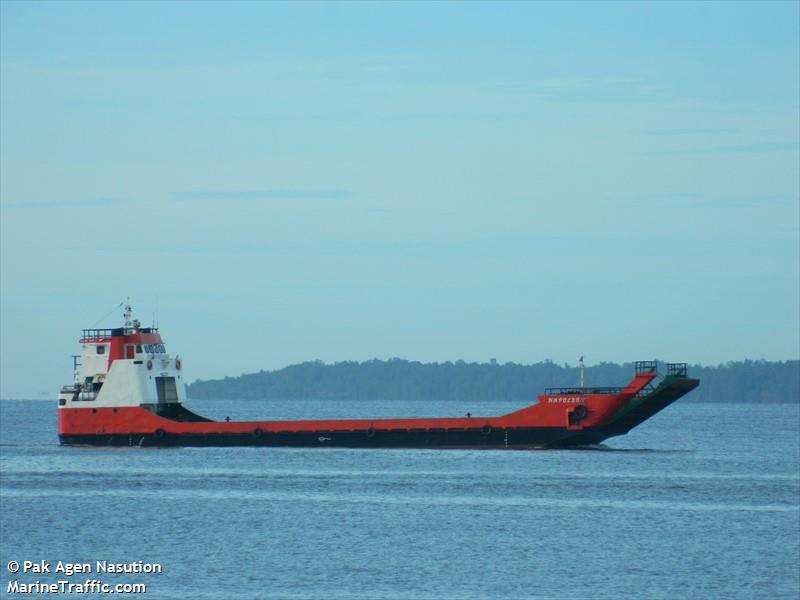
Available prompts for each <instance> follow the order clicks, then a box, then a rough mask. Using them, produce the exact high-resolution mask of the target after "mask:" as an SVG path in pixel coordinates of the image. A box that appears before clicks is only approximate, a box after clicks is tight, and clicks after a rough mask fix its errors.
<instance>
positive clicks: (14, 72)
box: [0, 1, 800, 397]
mask: <svg viewBox="0 0 800 600" xmlns="http://www.w3.org/2000/svg"><path fill="white" fill-rule="evenodd" d="M798 7H800V4H798V3H796V2H783V3H781V2H760V3H747V2H723V3H677V2H676V3H667V2H663V3H627V2H626V3H619V4H606V3H595V2H591V3H572V4H570V3H552V4H550V3H540V2H535V3H522V2H510V3H477V2H476V3H422V2H414V3H388V2H381V3H377V2H376V3H291V4H288V3H287V4H281V3H241V4H235V3H226V4H217V3H211V2H201V3H189V2H182V3H178V2H173V3H155V2H150V3H122V2H113V3H99V2H91V3H74V2H73V3H68V2H45V3H32V2H31V3H29V2H26V3H23V2H7V1H6V2H2V3H0V17H1V18H0V52H1V54H0V234H1V235H0V267H1V269H0V288H1V289H0V292H1V294H2V297H1V300H2V301H1V302H0V321H1V325H2V327H0V333H1V339H0V396H2V397H42V396H53V395H54V394H55V392H56V390H57V388H58V387H59V386H60V385H62V384H65V383H68V382H69V381H70V379H71V359H70V355H71V354H73V353H75V352H76V351H77V338H78V334H79V332H80V329H81V328H83V327H91V326H109V327H110V326H117V325H118V324H119V323H120V320H121V314H120V311H119V310H114V308H115V307H116V306H117V305H118V304H119V302H120V301H121V300H122V299H124V298H125V297H126V296H130V297H131V299H132V302H133V304H134V308H135V309H136V311H137V313H138V314H139V315H140V318H141V319H142V320H143V321H144V322H146V323H150V322H151V321H152V319H153V316H154V315H155V314H156V313H157V315H158V321H159V325H160V326H161V331H162V333H163V335H164V338H165V341H166V343H167V346H168V349H169V350H170V351H172V352H173V353H179V354H181V356H182V357H183V359H184V362H185V365H186V368H187V374H188V375H189V377H190V379H195V378H201V379H209V378H216V377H221V376H225V375H230V376H235V375H238V374H240V373H243V372H252V371H257V370H259V369H262V368H263V369H273V368H280V367H282V366H285V365H288V364H292V363H296V362H300V361H304V360H313V359H322V360H325V361H336V360H365V359H369V358H373V357H379V358H389V357H393V356H399V357H404V358H409V359H414V360H422V361H445V360H457V359H464V360H467V361H473V360H474V361H486V360H488V359H490V358H496V359H497V360H498V361H501V362H506V361H515V362H525V363H529V362H537V361H540V360H544V359H552V360H554V361H556V362H559V363H562V362H569V363H571V364H575V362H576V360H577V358H578V357H579V356H580V355H585V356H586V357H587V362H588V363H590V364H591V363H594V362H600V361H604V360H605V361H629V360H637V359H648V358H655V357H657V358H660V359H666V360H672V361H689V362H699V363H704V364H716V363H719V362H725V361H728V360H738V359H743V358H766V359H773V360H783V359H792V358H798V354H800V348H799V346H800V339H799V336H800V334H799V333H798V331H800V316H798V313H799V312H800V309H798V306H800V236H799V233H798V229H799V227H800V209H799V206H800V168H799V167H798V163H799V161H800V157H799V155H798V152H799V149H800V117H799V116H798V113H799V112H800V81H799V79H798V77H799V76H798V73H799V72H800V58H799V57H800V32H799V31H798V29H799V27H800V25H798V23H800V9H799V8H798ZM109 313H111V314H110V316H108V317H107V318H105V319H103V317H104V316H105V315H108V314H109ZM98 321H99V322H98ZM598 383H602V382H598ZM534 392H535V390H532V394H533V393H534Z"/></svg>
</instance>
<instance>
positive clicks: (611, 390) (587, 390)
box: [544, 387, 622, 396]
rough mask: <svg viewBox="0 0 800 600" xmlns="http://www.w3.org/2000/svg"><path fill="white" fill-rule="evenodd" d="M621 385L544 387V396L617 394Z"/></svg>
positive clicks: (620, 389)
mask: <svg viewBox="0 0 800 600" xmlns="http://www.w3.org/2000/svg"><path fill="white" fill-rule="evenodd" d="M621 391H622V388H621V387H561V388H545V390H544V394H545V396H570V395H574V394H619V393H620V392H621Z"/></svg>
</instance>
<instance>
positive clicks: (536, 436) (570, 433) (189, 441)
mask: <svg viewBox="0 0 800 600" xmlns="http://www.w3.org/2000/svg"><path fill="white" fill-rule="evenodd" d="M613 435H617V433H616V432H614V431H610V430H600V429H583V430H568V429H561V428H528V429H523V428H515V429H494V430H492V431H491V432H490V433H489V434H484V433H483V432H481V431H480V430H479V431H435V432H430V431H419V432H417V431H374V432H372V433H371V435H370V434H369V433H367V432H366V431H339V432H337V431H333V432H286V433H269V432H264V433H261V434H260V435H254V434H253V433H247V434H239V433H237V434H220V433H213V434H171V433H164V434H163V435H160V436H157V435H155V434H141V433H133V434H130V435H129V434H115V435H112V434H96V435H62V436H60V441H61V444H63V445H81V446H132V447H133V446H141V447H154V446H160V447H181V446H271V447H281V446H283V447H305V448H326V447H334V448H486V449H505V448H509V449H520V448H558V447H570V446H576V445H591V444H598V443H600V442H601V441H603V440H604V439H606V438H608V437H610V436H613Z"/></svg>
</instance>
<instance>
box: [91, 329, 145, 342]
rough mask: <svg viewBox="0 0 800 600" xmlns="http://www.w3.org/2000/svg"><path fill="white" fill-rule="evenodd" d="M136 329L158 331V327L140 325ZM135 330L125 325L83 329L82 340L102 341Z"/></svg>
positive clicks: (143, 331) (140, 331) (142, 331)
mask: <svg viewBox="0 0 800 600" xmlns="http://www.w3.org/2000/svg"><path fill="white" fill-rule="evenodd" d="M136 331H138V332H139V333H156V332H157V331H158V327H140V328H139V329H137V330H136ZM133 332H134V330H133V329H125V328H124V327H116V328H114V329H81V341H82V342H92V341H101V340H105V339H107V338H110V337H119V336H122V335H127V334H131V333H133Z"/></svg>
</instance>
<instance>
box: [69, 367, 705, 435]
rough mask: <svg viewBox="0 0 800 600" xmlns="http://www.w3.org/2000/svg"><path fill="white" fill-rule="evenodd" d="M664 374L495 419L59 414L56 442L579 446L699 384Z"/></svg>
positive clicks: (645, 370)
mask: <svg viewBox="0 0 800 600" xmlns="http://www.w3.org/2000/svg"><path fill="white" fill-rule="evenodd" d="M640 365H645V366H643V367H642V366H640ZM669 367H670V372H669V373H668V375H667V376H666V377H664V378H663V379H662V380H661V381H660V382H659V383H658V384H657V385H655V386H654V385H652V384H653V383H654V380H655V378H656V376H657V374H656V371H655V363H650V362H648V363H637V372H636V374H635V376H634V378H633V379H632V380H631V382H630V383H629V384H628V385H627V386H626V387H625V388H620V389H613V390H612V389H605V390H601V389H597V388H585V389H584V388H577V389H561V390H552V391H551V390H548V391H547V392H546V393H545V394H543V395H542V396H540V397H539V402H538V403H536V404H533V405H531V406H529V407H526V408H523V409H521V410H518V411H515V412H512V413H509V414H506V415H502V416H497V417H475V416H471V417H449V418H414V419H348V420H303V421H239V422H221V421H212V420H209V419H206V418H204V417H201V416H199V415H196V414H195V413H193V412H191V411H189V410H188V409H186V408H185V407H184V406H183V405H182V404H180V403H169V404H147V405H142V406H119V407H98V408H83V407H81V408H67V407H62V408H60V409H59V411H58V433H59V439H60V441H61V443H62V444H81V445H96V446H303V447H350V448H498V449H499V448H509V449H512V448H517V449H526V448H548V447H573V446H585V445H591V444H597V443H600V442H602V441H603V440H604V439H607V438H609V437H612V436H616V435H622V434H624V433H627V432H628V431H629V430H630V429H631V428H633V427H635V426H636V425H638V424H639V423H641V422H642V421H644V420H646V419H648V418H650V417H651V416H652V415H653V414H655V413H657V412H658V411H660V410H662V409H663V408H665V407H666V406H668V405H669V404H671V403H672V402H674V401H675V400H677V399H678V398H680V397H681V396H683V395H685V394H686V393H688V392H690V391H691V390H692V389H694V388H695V387H697V385H698V384H699V381H698V380H696V379H690V378H688V377H687V376H686V368H685V365H669ZM675 367H679V368H675Z"/></svg>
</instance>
